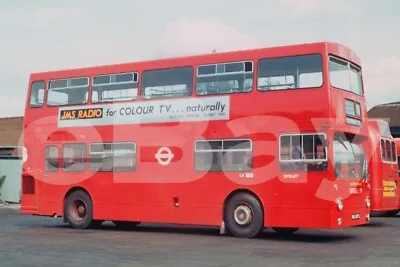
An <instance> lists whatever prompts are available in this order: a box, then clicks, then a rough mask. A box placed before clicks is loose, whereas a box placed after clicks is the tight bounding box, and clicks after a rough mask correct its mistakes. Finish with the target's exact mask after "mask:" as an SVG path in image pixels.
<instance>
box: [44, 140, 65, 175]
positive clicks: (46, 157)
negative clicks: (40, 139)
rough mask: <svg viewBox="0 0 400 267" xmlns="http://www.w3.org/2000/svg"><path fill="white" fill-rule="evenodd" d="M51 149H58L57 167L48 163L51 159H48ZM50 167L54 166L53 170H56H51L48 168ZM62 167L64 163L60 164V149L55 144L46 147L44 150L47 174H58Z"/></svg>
mask: <svg viewBox="0 0 400 267" xmlns="http://www.w3.org/2000/svg"><path fill="white" fill-rule="evenodd" d="M51 148H56V149H57V167H55V166H53V165H51V164H50V163H49V162H48V159H49V157H48V149H51ZM61 159H62V158H61ZM48 165H50V166H52V168H54V169H53V170H49V169H48V168H47V166H48ZM62 166H63V162H60V148H59V147H58V145H55V144H53V145H46V146H45V148H44V170H45V172H49V173H53V172H58V171H60V169H61V167H62Z"/></svg>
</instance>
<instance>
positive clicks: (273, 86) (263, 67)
mask: <svg viewBox="0 0 400 267" xmlns="http://www.w3.org/2000/svg"><path fill="white" fill-rule="evenodd" d="M322 84H323V76H322V57H321V55H317V54H315V55H301V56H289V57H278V58H266V59H262V60H260V62H259V64H258V79H257V88H258V90H259V91H272V90H287V89H299V88H316V87H320V86H322Z"/></svg>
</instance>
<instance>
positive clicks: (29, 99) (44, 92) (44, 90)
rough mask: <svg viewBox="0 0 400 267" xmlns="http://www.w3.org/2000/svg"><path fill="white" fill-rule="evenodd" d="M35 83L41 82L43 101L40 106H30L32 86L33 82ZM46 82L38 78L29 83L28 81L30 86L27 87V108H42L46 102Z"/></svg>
mask: <svg viewBox="0 0 400 267" xmlns="http://www.w3.org/2000/svg"><path fill="white" fill-rule="evenodd" d="M35 83H43V103H42V104H41V105H40V106H32V102H31V101H32V100H31V99H32V87H33V84H35ZM46 86H47V84H46V81H45V80H44V79H40V80H35V81H32V82H31V83H30V87H29V98H28V99H27V100H28V102H29V103H28V107H29V108H42V107H43V106H45V105H46V104H47V100H46V97H47V95H46V94H47V92H46V91H47V87H46Z"/></svg>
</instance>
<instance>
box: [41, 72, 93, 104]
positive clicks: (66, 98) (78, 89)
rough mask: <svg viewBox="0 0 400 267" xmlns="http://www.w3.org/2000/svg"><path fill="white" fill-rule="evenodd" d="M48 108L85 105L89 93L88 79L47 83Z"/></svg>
mask: <svg viewBox="0 0 400 267" xmlns="http://www.w3.org/2000/svg"><path fill="white" fill-rule="evenodd" d="M47 91H48V93H47V105H48V106H65V105H78V104H86V103H87V100H88V97H87V96H88V92H89V78H87V77H80V78H70V79H59V80H51V81H49V88H48V90H47Z"/></svg>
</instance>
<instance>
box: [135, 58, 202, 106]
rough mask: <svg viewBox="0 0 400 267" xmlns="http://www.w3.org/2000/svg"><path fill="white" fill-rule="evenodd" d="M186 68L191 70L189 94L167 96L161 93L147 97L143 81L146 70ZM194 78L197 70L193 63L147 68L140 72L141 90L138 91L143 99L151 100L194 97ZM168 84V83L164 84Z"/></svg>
mask: <svg viewBox="0 0 400 267" xmlns="http://www.w3.org/2000/svg"><path fill="white" fill-rule="evenodd" d="M184 68H190V70H191V83H190V85H191V89H190V91H189V92H188V95H187V96H179V95H173V96H165V95H160V96H152V95H150V96H149V97H146V96H145V95H144V93H145V88H144V87H143V81H144V78H143V77H144V74H145V73H146V72H152V71H162V70H173V69H184ZM194 79H195V71H194V67H193V65H183V66H175V67H165V68H156V69H146V70H142V71H141V72H140V82H139V91H138V95H139V96H140V99H141V100H144V101H151V100H163V99H173V98H179V99H180V98H188V97H192V95H193V88H194ZM163 86H166V85H163Z"/></svg>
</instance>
